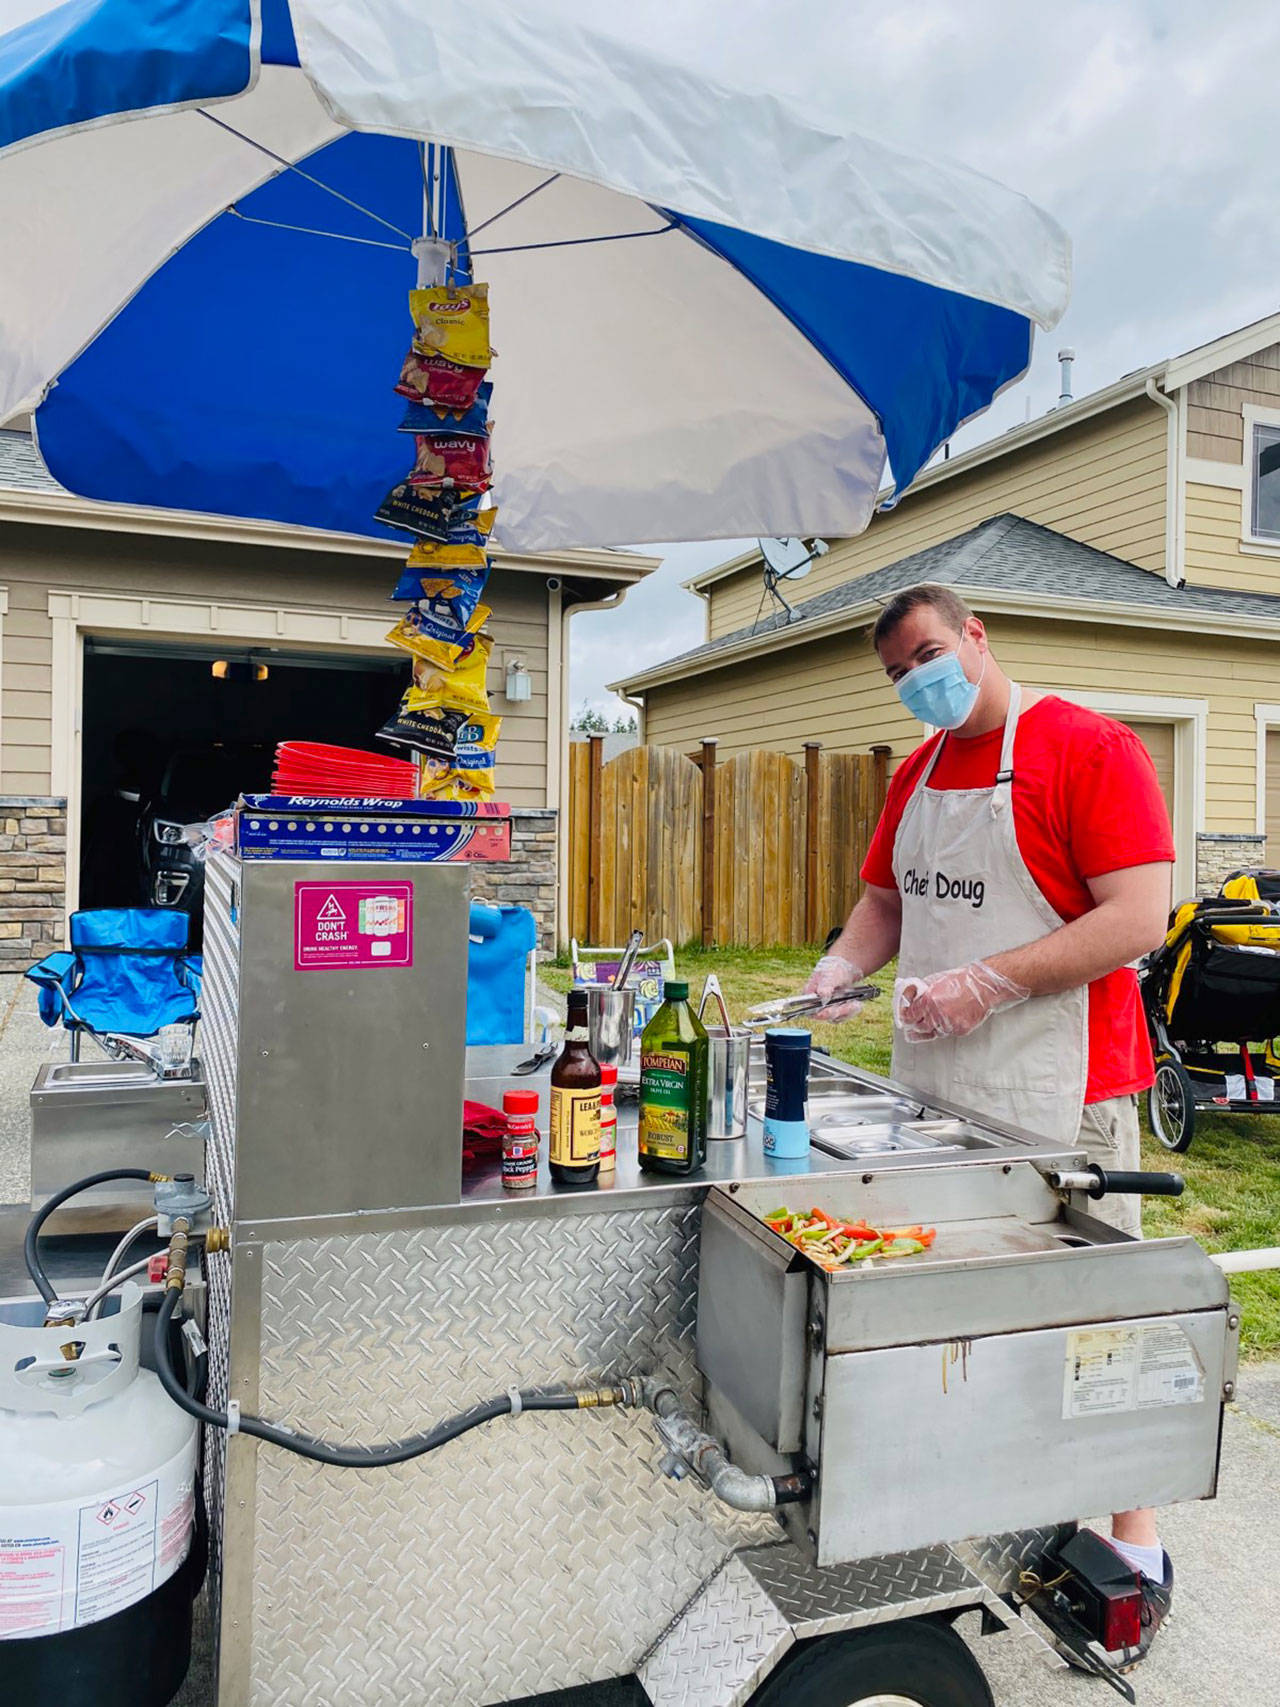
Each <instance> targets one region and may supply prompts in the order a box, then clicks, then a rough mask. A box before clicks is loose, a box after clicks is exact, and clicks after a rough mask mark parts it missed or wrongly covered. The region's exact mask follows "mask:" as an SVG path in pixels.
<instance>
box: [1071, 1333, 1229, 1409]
mask: <svg viewBox="0 0 1280 1707" xmlns="http://www.w3.org/2000/svg"><path fill="white" fill-rule="evenodd" d="M1203 1398H1204V1369H1203V1368H1202V1366H1201V1363H1200V1359H1199V1358H1198V1357H1197V1355H1196V1349H1195V1347H1194V1346H1193V1345H1192V1343H1191V1341H1190V1340H1189V1339H1188V1338H1187V1335H1186V1333H1185V1332H1184V1330H1183V1329H1182V1328H1181V1327H1180V1326H1179V1325H1178V1323H1177V1322H1148V1323H1147V1324H1146V1325H1145V1326H1143V1327H1125V1328H1080V1329H1077V1330H1075V1331H1074V1332H1072V1333H1069V1334H1068V1335H1067V1358H1066V1367H1065V1369H1064V1371H1063V1383H1062V1414H1063V1416H1064V1417H1094V1416H1105V1415H1107V1414H1108V1413H1113V1412H1119V1411H1146V1410H1155V1409H1158V1408H1159V1407H1160V1406H1163V1405H1198V1404H1199V1403H1200V1401H1201V1400H1202V1399H1203Z"/></svg>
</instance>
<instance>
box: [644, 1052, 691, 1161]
mask: <svg viewBox="0 0 1280 1707" xmlns="http://www.w3.org/2000/svg"><path fill="white" fill-rule="evenodd" d="M689 1070H690V1061H689V1051H688V1050H687V1049H673V1048H671V1047H670V1046H668V1047H667V1048H665V1049H655V1050H651V1051H649V1052H647V1053H642V1054H641V1056H640V1135H639V1140H638V1142H639V1146H640V1153H641V1155H643V1156H660V1157H662V1159H663V1160H664V1161H669V1162H686V1161H688V1159H689Z"/></svg>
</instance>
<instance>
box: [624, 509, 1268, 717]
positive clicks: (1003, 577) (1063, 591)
mask: <svg viewBox="0 0 1280 1707" xmlns="http://www.w3.org/2000/svg"><path fill="white" fill-rule="evenodd" d="M919 581H943V582H946V583H947V584H948V585H951V586H957V587H974V588H987V589H989V590H991V591H993V592H995V591H1000V592H1003V593H1014V594H1017V593H1025V594H1026V595H1027V596H1028V597H1030V598H1034V599H1040V600H1043V601H1044V602H1045V603H1046V604H1048V603H1051V602H1052V601H1053V600H1054V599H1056V598H1069V599H1071V601H1072V602H1073V603H1075V604H1080V603H1084V604H1090V603H1094V604H1097V605H1099V606H1100V607H1101V606H1106V605H1117V604H1118V605H1130V606H1132V605H1144V606H1150V608H1151V614H1152V617H1153V619H1154V620H1158V619H1159V615H1160V612H1161V611H1167V612H1169V613H1170V614H1173V613H1175V612H1176V613H1177V614H1178V615H1180V616H1182V617H1186V616H1188V615H1195V614H1200V615H1203V616H1204V617H1205V618H1206V620H1208V619H1211V618H1213V617H1221V616H1230V617H1235V618H1240V617H1245V618H1248V617H1250V616H1254V617H1258V618H1262V619H1266V620H1268V621H1270V622H1276V621H1280V595H1277V594H1273V593H1246V592H1234V591H1231V590H1229V589H1227V588H1221V587H1187V586H1183V587H1171V586H1170V585H1169V583H1168V582H1167V581H1166V580H1165V579H1164V578H1163V576H1160V575H1154V574H1152V573H1151V572H1150V571H1149V570H1147V569H1139V568H1138V567H1137V565H1136V564H1133V563H1126V562H1125V561H1124V559H1123V558H1120V557H1112V556H1111V555H1110V553H1109V552H1106V551H1098V550H1096V549H1095V548H1094V547H1093V546H1091V545H1082V544H1081V543H1080V541H1079V540H1076V539H1069V538H1068V537H1067V536H1066V534H1061V533H1055V532H1054V530H1053V529H1052V528H1047V527H1042V526H1041V525H1040V523H1038V522H1029V521H1027V520H1026V518H1025V517H1023V516H1015V515H1012V514H1008V513H1006V514H1005V515H1001V516H993V517H992V518H991V519H990V520H989V521H985V522H981V523H979V525H978V526H977V527H975V528H971V529H970V530H969V531H968V532H967V533H961V534H957V535H955V537H954V538H952V539H945V540H942V541H940V542H939V543H938V544H937V545H931V546H928V547H927V548H926V549H925V550H923V551H917V552H914V553H913V554H912V555H911V556H910V557H903V558H900V559H899V561H898V562H897V563H890V564H887V565H886V566H885V567H884V568H883V569H873V570H872V571H871V572H870V573H869V574H867V575H859V576H858V577H857V578H856V579H855V580H852V581H845V582H843V583H842V584H841V585H840V586H838V587H831V588H828V590H827V591H826V592H825V593H819V594H817V595H816V596H815V597H814V598H812V599H806V600H805V601H804V602H803V604H800V605H797V606H796V609H795V614H794V616H792V617H790V618H788V617H787V614H786V612H785V611H778V612H776V613H774V614H772V615H770V616H767V617H764V618H763V619H762V620H761V621H759V622H758V623H755V624H754V625H753V626H752V627H750V628H740V629H737V630H735V632H734V633H732V634H724V635H721V636H720V638H719V639H718V640H710V641H707V642H706V643H705V644H704V645H702V646H695V647H693V648H692V649H691V650H690V651H688V652H682V653H680V654H679V655H678V656H676V657H674V658H670V659H667V660H666V661H665V662H664V663H662V664H659V665H655V666H654V669H655V670H661V671H662V672H663V673H664V675H666V673H667V672H668V671H670V670H671V669H672V668H673V667H674V666H676V665H680V664H686V663H687V664H695V663H696V664H698V665H700V666H701V665H703V664H704V662H705V661H706V660H707V659H709V658H712V657H714V655H715V654H716V653H717V652H724V651H728V650H729V649H730V648H732V647H735V646H739V645H741V643H742V642H743V641H744V640H748V639H754V638H755V637H757V636H763V635H766V634H771V633H775V632H777V631H779V630H782V629H786V630H788V631H789V634H788V638H789V639H793V640H800V639H803V636H804V631H805V629H806V628H807V627H808V626H809V624H810V623H813V624H817V623H818V622H820V621H822V620H823V619H825V618H829V617H833V616H835V615H837V614H838V613H839V612H840V611H842V610H846V609H847V610H854V609H858V608H860V607H863V606H865V605H867V604H869V603H870V604H875V603H887V602H888V601H889V599H891V598H892V597H893V595H894V594H895V593H898V592H901V591H902V589H903V588H904V587H912V586H915V585H916V583H917V582H919ZM647 674H648V672H637V675H636V676H635V677H632V678H631V680H630V681H627V682H623V683H622V684H620V685H621V686H623V687H624V688H628V687H630V686H631V685H632V684H633V683H635V684H637V685H639V684H640V682H641V681H642V679H643V677H644V676H645V675H647Z"/></svg>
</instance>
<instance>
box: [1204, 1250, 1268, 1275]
mask: <svg viewBox="0 0 1280 1707" xmlns="http://www.w3.org/2000/svg"><path fill="white" fill-rule="evenodd" d="M1209 1261H1210V1262H1216V1263H1217V1265H1218V1267H1219V1268H1220V1269H1221V1270H1222V1272H1223V1274H1259V1273H1261V1272H1262V1271H1263V1270H1264V1269H1271V1268H1280V1245H1265V1246H1263V1247H1262V1248H1261V1249H1260V1250H1256V1251H1217V1252H1211V1253H1210V1256H1209Z"/></svg>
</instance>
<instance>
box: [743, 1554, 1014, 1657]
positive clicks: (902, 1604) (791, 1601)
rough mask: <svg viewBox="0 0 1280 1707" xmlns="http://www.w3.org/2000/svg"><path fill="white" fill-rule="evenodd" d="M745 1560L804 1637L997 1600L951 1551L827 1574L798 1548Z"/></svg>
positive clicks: (900, 1556)
mask: <svg viewBox="0 0 1280 1707" xmlns="http://www.w3.org/2000/svg"><path fill="white" fill-rule="evenodd" d="M740 1557H741V1560H742V1563H743V1564H744V1565H745V1566H746V1567H747V1568H748V1569H749V1570H750V1572H751V1574H752V1575H753V1576H754V1577H755V1579H756V1580H757V1582H758V1583H759V1584H760V1586H761V1588H762V1589H763V1590H764V1591H765V1593H766V1594H768V1596H769V1598H770V1599H771V1600H772V1601H773V1603H774V1605H775V1606H776V1607H777V1608H778V1610H779V1612H780V1613H781V1614H782V1616H783V1617H784V1618H785V1619H786V1621H787V1623H788V1624H789V1625H790V1626H791V1628H792V1629H793V1630H794V1632H795V1635H796V1636H797V1638H799V1639H805V1638H807V1637H810V1636H825V1635H829V1634H831V1633H832V1632H833V1631H836V1630H851V1629H855V1628H858V1627H860V1626H862V1625H867V1624H883V1623H887V1622H889V1621H891V1620H892V1619H895V1618H905V1617H923V1616H924V1615H925V1614H926V1613H930V1612H944V1611H947V1610H948V1609H950V1608H952V1607H956V1606H977V1605H979V1604H980V1603H981V1604H986V1603H988V1602H989V1601H991V1600H992V1599H994V1596H993V1595H992V1594H991V1591H990V1590H989V1589H987V1588H986V1586H985V1585H984V1584H983V1583H982V1582H981V1581H980V1580H979V1579H978V1578H977V1577H976V1576H975V1575H974V1574H973V1572H972V1571H970V1570H967V1569H966V1568H965V1566H964V1565H962V1564H961V1562H960V1561H959V1559H957V1558H956V1556H955V1554H954V1553H952V1551H951V1550H950V1548H948V1547H923V1548H919V1549H917V1550H916V1551H915V1552H911V1553H895V1554H891V1555H889V1556H888V1557H885V1558H880V1559H860V1560H859V1561H858V1562H857V1563H856V1564H853V1565H835V1566H830V1567H827V1568H824V1569H822V1570H819V1569H818V1567H817V1566H815V1565H810V1564H808V1563H807V1562H806V1561H805V1560H804V1559H802V1558H801V1556H800V1554H799V1553H798V1552H796V1550H795V1549H794V1548H792V1547H755V1548H752V1549H750V1550H749V1551H747V1552H744V1553H743V1554H741V1555H740Z"/></svg>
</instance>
